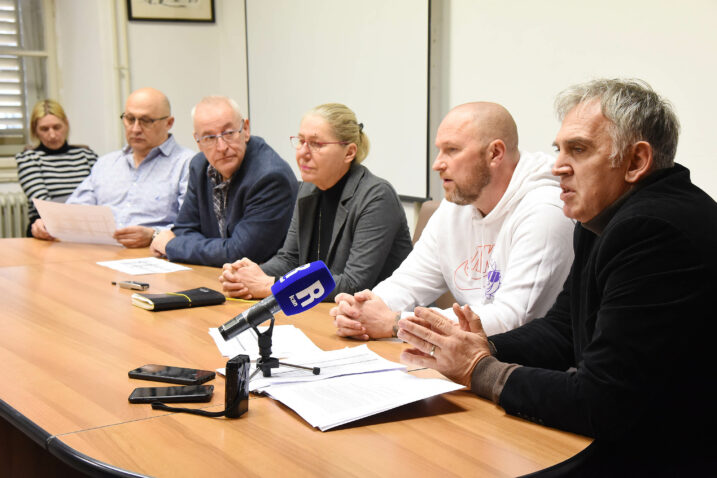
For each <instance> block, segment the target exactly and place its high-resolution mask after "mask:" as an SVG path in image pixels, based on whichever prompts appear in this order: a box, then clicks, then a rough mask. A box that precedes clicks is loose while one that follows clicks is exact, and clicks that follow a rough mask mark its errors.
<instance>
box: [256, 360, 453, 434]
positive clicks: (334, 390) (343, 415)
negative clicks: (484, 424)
mask: <svg viewBox="0 0 717 478" xmlns="http://www.w3.org/2000/svg"><path fill="white" fill-rule="evenodd" d="M461 388H463V386H462V385H459V384H457V383H453V382H449V381H447V380H443V379H439V378H419V377H416V376H414V375H409V374H407V373H406V372H403V371H398V370H395V371H388V372H378V373H364V374H356V375H344V376H341V377H335V378H332V379H331V380H321V381H318V382H303V383H301V382H300V383H291V384H284V385H276V386H272V387H269V388H268V389H267V390H266V393H267V394H268V395H270V396H271V397H272V398H274V399H276V400H279V401H280V402H282V403H283V404H284V405H286V406H288V407H289V408H291V409H293V410H294V411H295V412H296V413H298V414H299V415H300V416H301V418H303V419H304V420H306V421H307V422H309V423H310V424H311V426H314V427H318V428H319V429H320V430H321V431H326V430H329V429H331V428H334V427H337V426H339V425H343V424H345V423H349V422H352V421H355V420H359V419H361V418H365V417H369V416H371V415H375V414H377V413H381V412H385V411H386V410H391V409H393V408H396V407H399V406H401V405H405V404H407V403H412V402H416V401H418V400H422V399H424V398H428V397H432V396H434V395H440V394H442V393H446V392H452V391H454V390H459V389H461Z"/></svg>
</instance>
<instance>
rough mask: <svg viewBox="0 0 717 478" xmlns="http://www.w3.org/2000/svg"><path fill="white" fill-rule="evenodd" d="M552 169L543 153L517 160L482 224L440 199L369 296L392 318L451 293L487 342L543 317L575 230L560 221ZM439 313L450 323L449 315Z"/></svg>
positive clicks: (469, 211) (569, 258)
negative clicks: (473, 314) (479, 326)
mask: <svg viewBox="0 0 717 478" xmlns="http://www.w3.org/2000/svg"><path fill="white" fill-rule="evenodd" d="M554 162H555V158H553V157H552V156H549V155H547V154H544V153H521V156H520V160H519V161H518V165H517V166H516V168H515V171H514V172H513V177H512V178H511V180H510V184H509V185H508V188H507V189H506V191H505V193H504V194H503V197H502V198H501V199H500V201H499V202H498V204H497V205H496V207H495V208H494V209H493V210H492V211H491V212H490V213H489V214H488V215H487V216H485V217H484V216H483V215H482V214H481V213H480V212H479V211H478V210H477V209H476V208H475V207H474V206H472V205H469V206H459V205H456V204H454V203H451V202H448V201H446V200H445V199H444V200H443V201H442V202H441V205H440V206H439V207H438V209H437V210H436V212H434V213H433V215H432V216H431V218H430V219H429V221H428V223H427V224H426V227H425V229H424V230H423V233H422V234H421V237H420V239H419V240H418V242H417V243H416V245H415V247H414V249H413V251H412V252H411V254H410V255H409V256H408V257H407V258H406V260H404V261H403V263H402V264H401V266H400V267H399V268H398V269H396V271H395V272H394V273H393V275H392V276H391V277H389V278H388V279H386V280H384V281H383V282H381V283H380V284H378V285H377V286H376V287H375V288H374V289H373V291H374V293H376V294H377V295H378V296H379V297H381V299H383V301H384V302H386V304H387V305H388V306H389V307H390V308H391V310H395V311H412V310H413V308H414V307H415V306H417V305H429V304H431V303H432V302H433V301H435V300H436V299H437V298H438V297H440V295H441V294H443V293H444V292H445V291H446V290H450V291H451V293H452V294H453V297H455V299H456V301H457V302H458V303H459V304H461V305H463V304H470V306H471V309H473V311H474V312H476V313H477V314H478V315H479V316H480V318H481V322H482V323H483V328H484V329H485V331H486V333H487V334H488V335H492V334H496V333H500V332H506V331H508V330H511V329H514V328H516V327H519V326H520V325H522V324H524V323H526V322H528V321H529V320H531V319H534V318H536V317H541V316H543V315H544V314H545V313H546V312H547V311H548V309H549V308H550V306H552V305H553V302H554V301H555V298H556V297H557V295H558V293H559V292H560V290H561V289H562V286H563V282H564V281H565V278H566V277H567V275H568V272H569V270H570V265H571V264H572V262H573V248H572V231H573V227H574V223H573V221H572V220H571V219H568V218H566V217H565V215H564V214H563V203H562V201H561V200H560V187H559V180H558V178H557V177H555V176H553V175H552V174H551V168H552V165H553V163H554ZM443 312H444V314H445V315H447V316H449V317H451V318H453V319H454V320H455V319H456V317H455V314H454V313H453V311H452V310H451V309H447V310H445V311H443ZM404 315H407V314H404Z"/></svg>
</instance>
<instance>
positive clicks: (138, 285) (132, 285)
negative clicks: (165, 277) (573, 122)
mask: <svg viewBox="0 0 717 478" xmlns="http://www.w3.org/2000/svg"><path fill="white" fill-rule="evenodd" d="M112 285H119V286H120V287H121V288H123V289H132V290H147V289H149V284H147V283H146V282H137V281H133V280H121V281H118V282H116V281H112Z"/></svg>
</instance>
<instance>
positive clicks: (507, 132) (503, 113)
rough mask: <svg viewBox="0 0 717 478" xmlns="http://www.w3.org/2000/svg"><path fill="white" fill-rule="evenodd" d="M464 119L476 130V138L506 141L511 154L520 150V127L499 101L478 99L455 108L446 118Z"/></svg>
mask: <svg viewBox="0 0 717 478" xmlns="http://www.w3.org/2000/svg"><path fill="white" fill-rule="evenodd" d="M450 116H453V118H452V119H459V120H463V121H465V122H466V123H469V124H470V125H471V126H472V127H473V129H474V130H475V134H476V139H478V140H479V141H480V142H481V144H484V145H485V144H487V143H490V142H491V141H494V140H496V139H500V140H501V141H503V143H505V148H506V152H507V153H509V154H510V155H513V154H514V153H517V152H518V127H517V126H516V125H515V120H514V119H513V116H512V115H511V114H510V112H509V111H508V110H507V109H505V108H504V107H503V106H501V105H499V104H497V103H490V102H486V101H476V102H473V103H465V104H462V105H460V106H456V107H455V108H453V109H452V110H451V111H450V112H449V113H448V115H446V119H448V118H449V117H450Z"/></svg>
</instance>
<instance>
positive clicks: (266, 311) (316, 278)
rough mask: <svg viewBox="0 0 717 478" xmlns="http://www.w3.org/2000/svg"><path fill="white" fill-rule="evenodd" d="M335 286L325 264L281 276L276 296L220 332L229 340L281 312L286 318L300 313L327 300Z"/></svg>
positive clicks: (273, 294)
mask: <svg viewBox="0 0 717 478" xmlns="http://www.w3.org/2000/svg"><path fill="white" fill-rule="evenodd" d="M334 287H336V283H335V282H334V278H333V277H332V276H331V272H329V268H328V267H326V264H324V262H323V261H315V262H310V263H309V264H304V265H303V266H299V267H297V268H296V269H294V270H293V271H291V272H288V273H286V274H285V275H284V276H282V277H280V278H279V280H278V281H276V282H275V283H274V285H272V286H271V293H272V295H270V296H269V297H266V298H265V299H262V300H261V301H259V302H257V303H256V304H254V305H252V306H251V307H250V308H248V309H247V310H245V311H244V312H242V313H241V314H239V315H237V316H236V317H234V318H233V319H231V320H230V321H228V322H227V323H225V324H224V325H222V326H220V327H219V333H220V334H221V335H222V337H224V340H229V339H232V338H234V337H236V336H237V335H239V334H240V333H242V332H244V331H245V330H246V329H248V328H250V327H256V326H257V325H259V324H261V323H263V322H265V321H267V320H269V319H271V318H272V317H274V314H276V313H277V312H279V311H280V310H281V311H282V312H284V314H286V315H295V314H299V313H301V312H304V311H305V310H309V309H310V308H312V307H313V306H315V305H316V304H318V303H319V302H321V301H322V300H324V298H325V297H326V296H327V295H329V294H330V293H331V291H332V290H334Z"/></svg>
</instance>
